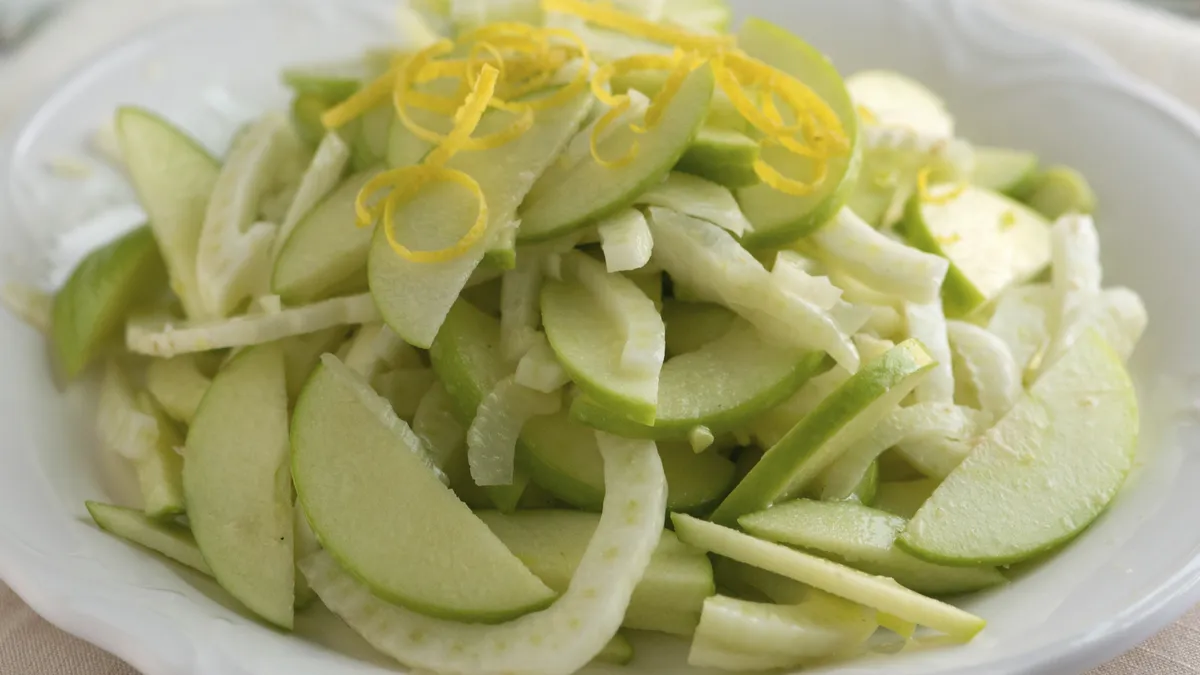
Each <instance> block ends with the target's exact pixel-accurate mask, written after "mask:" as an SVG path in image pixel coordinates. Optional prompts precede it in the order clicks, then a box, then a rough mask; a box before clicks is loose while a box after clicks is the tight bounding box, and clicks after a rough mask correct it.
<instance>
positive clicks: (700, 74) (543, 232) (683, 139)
mask: <svg viewBox="0 0 1200 675" xmlns="http://www.w3.org/2000/svg"><path fill="white" fill-rule="evenodd" d="M712 92H713V74H712V69H711V68H709V67H708V66H702V67H700V68H697V69H696V70H694V71H692V73H691V74H690V75H688V77H687V79H686V80H684V82H683V86H682V87H680V89H679V91H678V92H676V94H675V96H674V97H673V98H672V99H671V103H670V105H668V106H667V108H666V110H665V111H664V112H663V116H662V119H661V120H659V123H658V124H657V125H656V126H655V127H654V129H652V130H650V131H649V132H648V133H644V134H636V133H634V131H633V130H632V129H630V128H628V127H625V128H622V129H618V130H616V131H614V132H613V133H612V135H611V137H610V138H608V139H607V140H605V141H603V142H602V143H601V144H600V146H599V152H600V155H601V157H606V158H608V157H612V158H616V157H621V156H623V155H624V154H625V153H626V152H628V151H629V148H630V144H631V143H632V142H636V143H637V145H638V150H637V154H636V156H635V157H634V159H633V160H632V161H630V162H629V163H628V164H625V165H624V166H620V167H618V168H609V167H606V166H604V165H602V164H600V163H599V162H597V161H596V160H595V158H594V157H590V156H589V157H587V158H586V159H584V160H583V161H582V162H580V163H579V164H578V165H576V166H575V167H574V168H572V169H570V171H569V174H568V175H566V176H565V177H557V178H556V177H554V172H550V173H549V174H548V176H551V178H548V179H547V180H555V181H557V185H556V188H555V189H554V190H553V191H545V190H538V188H536V187H535V188H534V192H535V193H537V194H540V195H541V198H540V199H537V200H535V201H532V202H530V203H526V204H523V205H522V207H521V214H520V218H521V229H520V230H519V231H518V232H517V238H518V240H519V241H520V242H522V243H529V242H534V241H544V240H546V239H552V238H554V237H558V236H561V235H564V234H567V233H569V232H571V231H573V230H577V229H580V228H582V227H585V226H586V225H588V224H589V223H592V222H594V221H596V220H599V219H601V218H604V217H605V216H609V215H612V214H613V213H616V212H617V211H620V210H621V209H623V208H625V207H627V206H629V205H630V204H632V203H633V202H634V200H635V199H636V198H637V197H638V195H640V194H641V193H643V192H645V191H646V189H647V188H649V187H650V186H652V185H654V184H655V183H657V182H659V181H660V180H662V178H663V177H664V176H666V175H667V172H669V171H670V170H671V168H672V167H674V166H675V164H677V163H678V162H679V158H680V157H682V156H683V154H684V152H685V151H686V150H687V148H688V146H689V145H690V144H691V142H692V139H693V138H695V136H696V133H697V131H699V129H700V125H701V124H702V123H703V122H704V117H705V115H706V114H707V113H708V107H709V101H710V100H711V99H712ZM506 147H507V146H506Z"/></svg>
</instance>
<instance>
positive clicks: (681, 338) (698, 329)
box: [662, 298, 738, 363]
mask: <svg viewBox="0 0 1200 675" xmlns="http://www.w3.org/2000/svg"><path fill="white" fill-rule="evenodd" d="M662 316H663V323H664V324H666V327H667V356H668V357H671V356H680V355H681V354H687V353H689V352H694V351H696V350H698V349H700V348H701V347H703V346H704V345H706V344H708V343H710V342H713V341H715V340H717V339H719V338H720V337H721V336H722V335H725V334H726V333H728V332H729V329H730V328H731V327H732V326H733V325H734V323H735V321H736V320H737V318H738V317H737V315H736V314H734V313H733V312H731V311H729V310H728V309H725V308H724V307H722V306H720V305H717V304H713V303H708V302H683V301H681V300H676V299H674V298H667V299H666V300H664V301H663V307H662ZM668 363H669V361H668Z"/></svg>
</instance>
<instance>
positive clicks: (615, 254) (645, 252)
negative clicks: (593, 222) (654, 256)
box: [596, 209, 654, 272]
mask: <svg viewBox="0 0 1200 675" xmlns="http://www.w3.org/2000/svg"><path fill="white" fill-rule="evenodd" d="M596 231H597V232H599V233H600V248H601V250H603V251H604V265H605V268H606V269H608V271H609V272H625V271H628V270H637V269H641V268H643V267H645V266H646V263H648V262H650V253H651V252H652V251H653V250H654V237H653V236H651V234H650V225H648V224H647V223H646V216H645V215H643V214H642V212H641V211H638V210H637V209H625V210H624V211H619V212H617V213H616V214H614V215H612V216H609V217H608V218H605V219H604V220H601V221H600V223H599V224H598V225H597V226H596Z"/></svg>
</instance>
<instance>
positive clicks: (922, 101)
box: [846, 70, 954, 139]
mask: <svg viewBox="0 0 1200 675" xmlns="http://www.w3.org/2000/svg"><path fill="white" fill-rule="evenodd" d="M846 89H848V90H849V92H850V96H851V97H853V99H854V103H855V104H856V105H859V106H862V107H863V108H864V109H865V110H866V111H867V112H868V113H869V118H870V119H871V120H872V125H873V126H877V127H885V128H886V127H891V128H900V129H906V130H911V131H912V132H914V133H916V134H919V135H923V136H928V137H931V138H943V139H949V138H953V137H954V118H953V117H951V116H950V114H949V113H947V112H946V104H945V102H943V101H942V99H940V98H938V96H937V94H935V93H933V92H932V91H930V90H929V89H928V88H927V87H925V85H923V84H921V83H920V82H917V81H916V80H913V79H911V78H908V77H905V76H904V75H901V74H900V73H897V72H894V71H891V70H863V71H859V72H857V73H855V74H853V75H851V76H850V77H848V78H846Z"/></svg>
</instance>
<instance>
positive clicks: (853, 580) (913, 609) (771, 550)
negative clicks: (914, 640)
mask: <svg viewBox="0 0 1200 675" xmlns="http://www.w3.org/2000/svg"><path fill="white" fill-rule="evenodd" d="M671 522H673V523H674V524H675V533H676V534H678V535H679V538H680V540H682V541H683V542H684V543H688V544H691V545H692V546H696V547H697V548H701V549H704V550H705V551H709V552H711V553H716V554H717V555H722V556H725V557H727V558H732V559H734V560H736V561H738V562H741V563H745V564H747V565H753V566H755V567H760V568H762V569H764V570H767V571H768V572H774V573H776V574H780V575H783V576H785V577H788V578H789V579H794V580H796V581H799V582H801V583H805V584H808V585H810V586H813V587H815V588H818V589H820V590H822V591H825V592H826V593H831V594H833V595H836V596H838V597H841V598H845V599H847V600H850V601H853V602H857V603H859V604H860V605H866V606H867V607H872V608H874V609H877V610H879V611H881V612H886V613H888V614H891V615H893V616H896V617H899V618H900V619H903V620H905V621H911V622H913V623H916V624H919V625H922V626H928V627H929V628H932V629H934V630H937V631H941V632H943V633H945V634H946V635H948V636H950V637H952V638H954V639H957V640H961V641H963V642H967V641H970V640H971V638H973V637H975V635H976V634H978V633H979V631H981V630H983V628H984V626H985V625H986V623H987V622H985V621H984V620H983V619H981V618H979V617H977V616H974V615H973V614H969V613H968V612H965V611H963V610H961V609H959V608H957V607H955V606H953V605H948V604H946V603H944V602H939V601H937V600H934V599H932V598H927V597H925V596H923V595H921V594H919V593H916V592H914V591H910V590H909V589H907V588H905V587H903V586H901V585H900V584H897V583H896V582H895V581H893V580H891V579H888V578H886V577H877V576H872V575H870V574H867V573H865V572H860V571H858V570H856V569H853V568H851V567H846V566H845V565H840V564H838V563H836V562H833V561H831V560H825V559H824V558H818V557H816V556H814V555H809V554H808V553H804V552H802V551H797V550H796V549H793V548H788V547H786V546H781V545H779V544H775V543H772V542H769V541H763V540H761V539H756V538H754V537H752V536H750V535H748V534H743V533H741V532H738V531H737V530H732V529H730V528H728V527H724V526H721V525H717V524H716V523H709V522H705V521H703V520H699V519H697V518H693V517H692V516H688V515H685V514H682V513H673V514H671Z"/></svg>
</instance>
